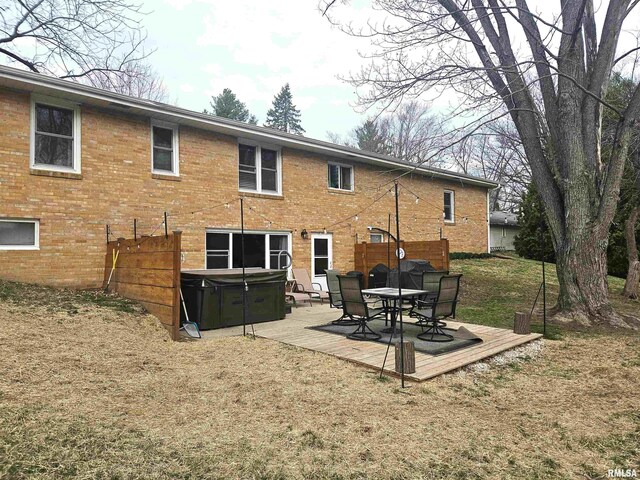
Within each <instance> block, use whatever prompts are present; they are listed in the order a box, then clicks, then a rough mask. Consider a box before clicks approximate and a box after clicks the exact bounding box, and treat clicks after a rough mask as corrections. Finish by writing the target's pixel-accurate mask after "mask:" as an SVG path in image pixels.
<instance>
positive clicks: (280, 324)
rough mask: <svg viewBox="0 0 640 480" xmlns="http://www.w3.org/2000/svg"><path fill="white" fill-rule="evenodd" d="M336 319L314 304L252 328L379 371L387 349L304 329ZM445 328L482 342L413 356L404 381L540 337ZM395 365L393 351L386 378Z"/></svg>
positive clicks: (216, 333)
mask: <svg viewBox="0 0 640 480" xmlns="http://www.w3.org/2000/svg"><path fill="white" fill-rule="evenodd" d="M338 316H339V314H338V310H336V309H330V308H329V307H328V306H327V305H318V304H314V306H313V307H306V306H305V307H298V308H296V307H294V308H293V312H292V313H291V314H290V315H287V318H286V319H284V320H279V321H277V322H269V323H259V324H256V325H255V326H254V328H255V333H256V336H258V337H262V338H268V339H270V340H276V341H278V342H282V343H286V344H288V345H294V346H296V347H301V348H306V349H308V350H313V351H316V352H322V353H326V354H328V355H334V356H336V357H338V358H342V359H344V360H347V361H350V362H353V363H357V364H359V365H363V366H365V367H369V368H374V369H378V370H379V369H380V367H381V366H382V362H383V360H384V355H385V352H386V350H387V347H386V345H384V344H382V343H378V342H361V341H356V340H349V339H348V338H346V337H342V336H340V335H336V334H333V333H328V332H322V331H318V330H310V329H308V328H306V327H310V326H314V325H321V324H325V323H328V322H330V321H332V320H335V319H336V318H338ZM447 324H448V325H449V326H450V327H452V328H458V327H459V326H462V325H464V326H465V327H466V328H467V329H469V330H470V331H471V332H473V333H474V334H476V335H478V336H479V337H480V338H482V340H483V342H482V343H479V344H477V345H473V346H471V347H467V348H463V349H461V350H457V351H454V352H451V353H445V354H442V355H438V356H432V355H427V354H425V353H421V352H416V372H415V373H413V374H411V375H409V374H407V375H405V378H407V379H410V380H414V381H418V382H420V381H424V380H428V379H430V378H433V377H437V376H438V375H442V374H443V373H446V372H450V371H453V370H457V369H459V368H461V367H464V366H466V365H469V364H471V363H474V362H477V361H479V360H483V359H485V358H488V357H491V356H493V355H497V354H499V353H501V352H504V351H506V350H509V349H511V348H514V347H517V346H518V345H522V344H525V343H528V342H531V341H532V340H536V339H538V338H540V337H542V335H540V334H537V333H532V334H529V335H516V334H515V333H513V332H512V331H511V330H505V329H502V328H494V327H486V326H482V325H473V324H469V323H459V322H453V321H448V322H447ZM248 331H249V332H250V331H251V329H250V328H249V329H248ZM241 333H242V327H232V328H225V329H220V330H211V331H207V332H202V336H203V338H205V339H210V338H216V337H221V336H229V335H238V334H241ZM394 361H395V360H394V352H393V349H390V350H389V357H388V358H387V363H386V365H385V372H386V373H388V374H389V375H397V373H396V372H395V371H394Z"/></svg>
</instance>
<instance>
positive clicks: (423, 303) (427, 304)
mask: <svg viewBox="0 0 640 480" xmlns="http://www.w3.org/2000/svg"><path fill="white" fill-rule="evenodd" d="M435 303H436V299H435V298H430V299H427V300H420V299H417V300H416V304H415V308H417V309H420V308H433V307H434V305H435Z"/></svg>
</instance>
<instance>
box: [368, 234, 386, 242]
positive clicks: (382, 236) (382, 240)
mask: <svg viewBox="0 0 640 480" xmlns="http://www.w3.org/2000/svg"><path fill="white" fill-rule="evenodd" d="M373 237H379V238H380V241H379V242H374V241H373ZM369 241H370V243H385V242H384V235H383V234H382V233H370V234H369Z"/></svg>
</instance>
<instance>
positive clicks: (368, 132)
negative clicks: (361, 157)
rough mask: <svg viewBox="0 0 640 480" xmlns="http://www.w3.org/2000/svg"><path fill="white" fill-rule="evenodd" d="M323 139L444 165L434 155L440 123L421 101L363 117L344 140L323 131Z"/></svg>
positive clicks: (407, 159)
mask: <svg viewBox="0 0 640 480" xmlns="http://www.w3.org/2000/svg"><path fill="white" fill-rule="evenodd" d="M327 137H328V138H329V140H330V141H332V142H334V143H341V144H343V145H347V146H351V147H354V148H360V149H362V150H367V151H370V152H375V153H380V154H383V155H390V156H392V157H395V158H397V159H398V160H404V161H407V162H414V163H427V162H428V163H429V164H430V165H435V164H441V163H443V162H444V160H443V159H442V158H440V157H439V156H437V155H435V152H436V151H437V150H438V146H439V145H440V142H441V139H442V124H441V122H440V119H439V118H438V117H437V116H436V115H434V114H433V113H432V112H431V110H430V108H429V105H428V104H426V103H423V102H418V101H409V102H406V103H402V104H400V105H399V106H398V107H397V108H396V109H394V110H393V111H391V112H387V113H386V114H384V115H380V116H378V117H372V118H367V119H366V120H364V121H363V122H362V123H361V124H360V125H358V126H357V127H355V128H354V129H353V130H352V131H351V132H349V133H348V134H347V136H346V137H345V138H342V137H340V136H339V135H337V134H335V133H332V132H327Z"/></svg>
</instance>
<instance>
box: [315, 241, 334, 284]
mask: <svg viewBox="0 0 640 480" xmlns="http://www.w3.org/2000/svg"><path fill="white" fill-rule="evenodd" d="M316 239H326V240H328V242H327V257H328V260H329V262H328V266H329V269H332V268H333V234H332V233H312V234H311V281H312V282H315V283H319V284H320V285H321V286H322V289H323V290H328V286H327V276H326V275H318V276H316V272H315V270H316V263H315V258H316V252H315V246H316V243H315V241H316Z"/></svg>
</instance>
